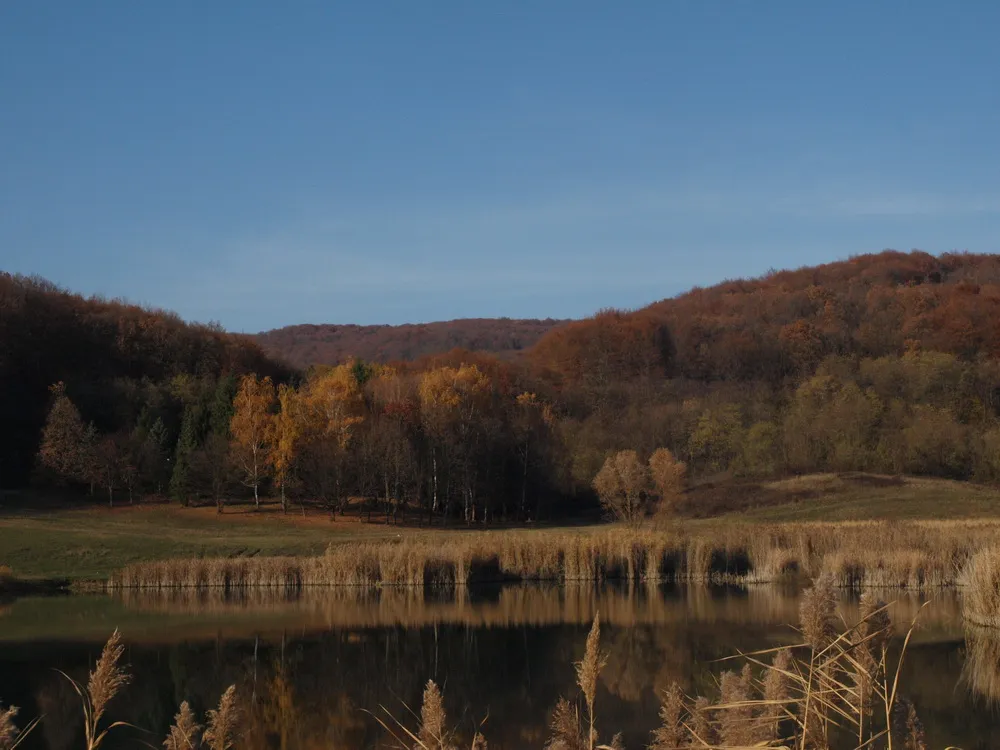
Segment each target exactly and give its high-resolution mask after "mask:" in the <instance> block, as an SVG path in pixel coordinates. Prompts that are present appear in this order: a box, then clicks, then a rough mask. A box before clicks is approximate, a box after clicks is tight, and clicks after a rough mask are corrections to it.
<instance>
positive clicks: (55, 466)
mask: <svg viewBox="0 0 1000 750" xmlns="http://www.w3.org/2000/svg"><path fill="white" fill-rule="evenodd" d="M0 280H2V277H0ZM8 282H9V279H8ZM18 284H20V286H18ZM13 286H14V287H15V288H16V289H19V290H20V291H19V293H20V295H21V299H22V302H20V303H18V304H20V305H21V307H20V308H19V307H17V305H15V306H14V309H15V311H17V310H22V312H21V313H18V314H20V315H22V317H21V318H20V319H21V320H23V321H24V324H25V325H26V326H27V327H28V328H29V329H31V330H32V331H33V332H34V333H36V334H38V335H37V336H36V338H35V339H34V342H35V343H33V344H30V343H29V340H28V338H27V337H26V336H25V335H24V334H23V333H20V332H18V331H17V330H15V328H16V326H14V327H11V326H8V325H7V323H8V322H9V321H10V320H11V318H10V317H9V316H5V317H4V319H3V320H2V321H0V333H3V335H4V336H6V335H8V333H9V332H11V331H13V332H14V334H15V339H16V340H15V344H16V352H17V354H16V356H14V357H9V358H4V359H0V380H2V381H3V383H4V385H5V387H6V386H10V389H9V391H10V392H11V393H12V394H13V396H14V398H13V399H5V400H4V409H5V410H8V413H14V414H15V415H17V416H19V418H20V421H18V420H17V419H15V420H14V421H12V422H9V423H8V424H9V425H10V428H9V429H8V432H7V434H4V435H3V436H2V439H3V440H5V441H7V444H8V446H11V445H13V446H15V447H16V448H17V449H18V450H19V451H20V452H21V453H20V455H21V457H22V458H21V459H19V460H18V462H17V464H18V465H19V466H20V467H22V468H23V467H25V466H27V468H28V469H30V470H31V471H33V472H34V474H33V477H34V479H33V481H35V482H36V483H39V484H42V485H44V484H48V483H52V482H56V483H58V482H62V483H64V484H69V485H70V486H72V487H75V488H78V489H81V490H89V489H91V488H93V490H94V491H95V492H96V491H97V490H98V489H100V490H103V491H105V492H106V493H107V497H108V499H109V500H113V499H115V498H121V499H125V498H127V497H129V496H132V497H135V496H136V495H142V494H160V495H169V496H171V497H173V498H175V499H176V500H177V501H179V502H193V501H198V500H208V499H211V500H214V501H216V502H219V503H223V502H225V501H226V499H227V498H231V497H237V496H240V495H241V494H242V495H243V496H244V497H245V498H246V499H247V500H251V499H255V500H256V501H259V500H260V499H261V498H262V497H269V498H270V497H273V498H275V499H277V500H279V501H281V502H282V503H283V504H284V505H286V507H288V506H292V505H300V504H310V503H311V504H314V505H319V506H322V507H326V508H329V509H330V510H331V511H339V510H343V509H345V508H346V507H347V504H348V503H349V502H350V501H351V500H352V499H363V500H364V501H365V507H367V508H370V509H379V511H380V512H383V511H384V512H385V513H386V515H387V516H388V517H391V516H392V515H393V514H398V513H399V512H400V511H401V510H402V509H404V508H406V509H408V510H409V511H411V512H418V513H420V514H426V515H427V516H428V517H449V518H453V519H462V520H466V521H468V522H470V523H472V522H477V523H478V522H493V521H494V520H499V519H508V520H516V519H527V518H537V517H540V516H552V515H557V514H572V513H579V512H584V511H588V510H590V509H596V508H597V507H598V501H601V503H602V504H603V507H604V509H605V511H606V512H608V513H609V514H613V515H615V516H618V517H621V518H626V517H632V516H634V515H635V514H639V515H647V514H649V513H653V512H681V513H683V512H686V511H687V510H691V508H690V507H689V505H690V503H692V502H696V501H697V493H690V492H686V491H685V488H687V487H689V486H691V485H698V484H700V483H702V482H704V481H706V480H713V481H714V480H718V479H724V478H746V479H766V478H771V477H780V476H785V475H789V474H797V473H808V472H816V471H871V472H879V473H886V474H902V473H906V474H916V475H927V476H936V477H946V478H953V479H971V480H976V481H983V482H997V481H1000V361H998V359H997V355H998V354H1000V326H998V325H997V321H998V320H1000V310H998V309H997V306H998V305H1000V256H965V255H946V256H940V257H935V256H929V255H926V254H923V253H911V254H899V253H884V254H880V255H875V256H862V257H859V258H855V259H852V260H850V261H845V262H843V263H838V264H831V265H829V266H821V267H817V268H811V269H800V270H798V271H790V272H781V273H774V274H770V275H768V276H767V277H764V278H763V279H757V280H749V281H735V282H726V283H725V284H722V285H719V286H717V287H713V288H711V289H706V290H694V291H692V292H690V293H688V294H686V295H682V296H681V297H678V298H676V299H674V300H666V301H664V302H662V303H657V305H654V306H651V307H650V308H646V309H643V310H639V311H635V312H631V313H629V312H621V311H605V312H602V313H599V314H598V315H596V316H594V317H593V318H591V319H588V320H585V321H579V322H577V323H573V324H569V325H566V326H561V327H558V328H556V329H554V330H552V331H551V332H549V333H548V334H547V335H546V336H545V337H544V338H543V339H542V340H541V341H539V343H538V344H536V345H535V346H534V347H532V348H531V349H530V350H529V351H528V352H527V353H526V354H525V356H523V357H520V358H515V359H499V358H497V357H493V356H491V355H489V354H486V353H483V352H475V353H473V352H466V351H460V350H456V351H452V352H449V353H445V354H439V355H434V356H428V357H424V358H422V359H420V360H418V361H415V362H396V363H391V364H384V363H371V362H363V361H361V360H351V361H349V362H346V363H344V364H341V365H338V366H335V367H314V368H312V369H311V370H309V371H307V372H305V373H303V372H300V371H296V370H293V369H291V368H288V367H284V366H282V365H281V364H280V363H279V362H275V361H273V360H271V359H269V358H267V357H266V356H264V355H263V354H262V353H261V352H260V350H259V349H257V348H256V346H255V345H254V344H253V343H252V342H249V341H246V340H245V339H241V338H239V337H233V338H230V337H228V335H227V334H225V333H223V332H221V331H219V330H217V329H213V328H212V327H193V326H185V324H183V323H181V322H180V321H178V320H176V319H175V318H170V317H169V316H166V317H163V316H161V315H160V314H157V313H154V312H152V311H142V310H139V309H137V308H132V307H129V306H123V305H120V304H119V303H108V302H104V301H83V300H80V299H79V298H74V297H72V295H66V294H65V293H63V292H59V291H53V290H49V289H44V288H41V287H40V286H39V283H38V282H29V281H27V280H20V281H18V282H17V283H15V284H14V285H13ZM4 288H5V287H4V285H3V284H0V292H2V291H3V290H4ZM7 288H8V289H9V288H10V283H8V287H7ZM15 297H16V295H15ZM23 300H28V301H29V302H30V303H31V304H30V305H28V304H27V303H25V302H24V301H23ZM3 301H4V298H3V297H2V296H0V302H3ZM15 302H17V299H15ZM6 304H7V307H5V308H3V309H5V310H9V309H11V307H10V303H9V302H8V303H6ZM62 305H68V306H69V308H68V310H63V309H62V307H61V306H62ZM28 309H30V310H33V311H34V312H35V313H36V314H37V318H32V317H31V316H29V315H27V313H26V312H23V311H24V310H28ZM74 321H75V322H74ZM46 330H48V331H49V332H50V334H49V335H48V336H47V335H46V334H45V331H46ZM95 331H96V332H95ZM74 336H77V337H78V338H82V339H84V340H86V341H87V342H89V343H87V344H86V346H80V345H78V344H76V343H73V342H72V341H71V340H70V339H72V338H73V337H74ZM36 349H37V351H36ZM87 352H91V353H92V355H91V356H87ZM98 354H99V355H100V356H97V355H98ZM53 384H55V386H53ZM29 387H30V396H29V394H28V389H29ZM50 388H51V389H52V390H49V389H50ZM18 394H24V395H25V396H26V397H25V398H23V399H20V400H18V399H17V396H18ZM29 411H30V413H31V414H32V415H34V416H32V418H31V419H25V418H24V416H25V415H26V414H27V413H28V412H29ZM46 415H48V418H47V419H46ZM53 424H56V425H59V424H62V425H63V426H62V427H59V429H55V428H54V427H52V425H53ZM52 430H54V432H53V431H52ZM12 435H17V437H18V439H17V441H14V440H13V439H12ZM60 445H65V446H76V447H75V448H73V449H72V450H71V449H69V448H60V447H59V446H60ZM29 447H30V452H29ZM25 454H27V455H28V457H29V459H28V460H26V461H25V460H23V456H24V455H25ZM9 457H10V452H8V453H7V454H6V455H5V456H4V458H5V459H8V461H9ZM8 465H10V464H9V463H8ZM23 473H24V474H25V476H27V470H25V471H24V472H23ZM9 474H10V472H9V471H7V475H8V476H9ZM671 476H672V477H673V479H672V480H671V482H672V483H667V482H666V480H665V479H664V477H671ZM0 479H2V475H0ZM626 520H627V518H626Z"/></svg>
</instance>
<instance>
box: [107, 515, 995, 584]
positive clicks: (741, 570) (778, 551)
mask: <svg viewBox="0 0 1000 750" xmlns="http://www.w3.org/2000/svg"><path fill="white" fill-rule="evenodd" d="M998 531H1000V523H997V522H988V521H979V522H910V523H894V522H861V523H815V524H794V525H792V524H789V525H774V526H764V525H749V524H747V525H734V526H728V527H711V528H705V527H702V528H698V527H694V528H685V527H678V528H675V529H671V530H662V531H659V530H633V529H625V528H619V527H611V528H607V529H605V530H600V531H562V532H556V531H528V532H522V531H500V532H481V533H456V534H455V535H454V537H453V538H452V539H448V538H447V537H446V536H442V537H441V541H440V543H430V542H428V541H425V540H420V539H413V540H403V541H401V542H387V543H382V544H373V543H361V544H338V545H331V547H330V548H329V549H328V550H327V552H326V553H325V554H323V555H319V556H316V557H261V558H257V557H237V558H195V559H187V560H165V561H159V562H146V563H136V564H133V565H130V566H127V567H126V568H124V569H123V570H121V571H119V572H118V573H116V574H115V575H113V576H112V578H111V580H110V581H109V582H108V586H109V588H111V589H128V588H142V589H173V588H215V587H218V588H222V589H224V590H240V589H247V588H265V589H272V590H285V591H289V590H299V589H302V588H305V587H310V586H361V587H369V588H380V587H389V586H446V587H452V588H458V587H462V586H465V585H467V584H470V583H475V582H485V581H557V582H563V583H565V582H570V581H601V580H626V581H630V582H640V581H646V582H659V581H688V582H743V583H755V582H773V581H777V580H781V579H784V578H788V577H803V578H815V577H817V576H820V575H829V576H832V577H833V580H834V582H835V584H836V585H838V586H842V587H847V588H856V589H861V588H870V587H885V588H909V589H930V588H938V587H943V586H952V585H956V584H957V583H959V578H960V574H961V572H962V570H963V568H964V567H965V564H966V562H967V561H968V560H969V559H970V557H971V556H972V555H973V554H974V553H976V552H978V551H980V550H981V549H983V548H985V547H987V546H988V545H989V543H990V542H991V541H992V540H993V539H995V538H996V535H997V532H998Z"/></svg>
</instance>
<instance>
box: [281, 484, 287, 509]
mask: <svg viewBox="0 0 1000 750" xmlns="http://www.w3.org/2000/svg"><path fill="white" fill-rule="evenodd" d="M281 512H282V513H287V512H288V501H287V500H286V499H285V483H284V482H282V483H281Z"/></svg>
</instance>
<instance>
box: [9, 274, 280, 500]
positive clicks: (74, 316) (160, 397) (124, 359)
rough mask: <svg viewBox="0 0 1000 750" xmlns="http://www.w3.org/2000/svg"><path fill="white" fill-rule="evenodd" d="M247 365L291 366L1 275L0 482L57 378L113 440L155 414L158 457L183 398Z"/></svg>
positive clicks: (19, 474)
mask: <svg viewBox="0 0 1000 750" xmlns="http://www.w3.org/2000/svg"><path fill="white" fill-rule="evenodd" d="M247 372H257V373H260V374H262V375H270V376H272V377H274V378H276V379H279V380H284V379H287V378H288V376H289V375H290V373H291V371H290V369H289V368H288V367H287V366H286V365H283V364H281V363H279V362H276V361H274V360H272V359H270V358H269V357H268V356H267V355H265V354H264V352H263V351H262V350H261V348H260V347H259V346H258V345H257V343H255V342H254V341H253V340H251V339H250V338H249V337H245V336H235V335H232V334H228V333H226V332H224V331H222V330H221V329H219V328H216V327H211V326H203V325H192V324H188V323H185V322H183V321H182V320H181V319H180V318H179V317H177V316H176V315H174V314H173V313H168V312H163V311H157V310H148V309H145V308H141V307H138V306H135V305H130V304H125V303H121V302H113V301H106V300H101V299H85V298H83V297H81V296H79V295H75V294H72V293H70V292H67V291H65V290H63V289H60V288H58V287H56V286H55V285H53V284H51V283H49V282H47V281H44V280H41V279H37V278H25V277H22V276H15V275H11V274H6V273H0V394H2V395H0V425H3V429H2V430H0V488H2V487H11V486H17V485H19V484H22V483H23V482H24V481H26V480H27V478H28V474H29V472H30V470H31V468H32V465H33V463H34V462H35V453H36V451H37V450H38V445H39V440H40V434H41V431H42V426H43V424H44V422H45V415H46V412H47V410H48V409H49V406H50V404H51V403H52V394H51V393H50V388H51V386H53V385H54V384H56V383H58V382H64V383H65V384H66V391H67V393H68V394H69V396H70V397H71V398H72V399H73V402H74V403H75V404H76V405H77V406H78V407H79V409H80V411H81V412H82V413H83V414H84V415H85V418H86V420H87V422H88V423H92V424H93V428H94V429H95V430H97V431H98V432H100V433H102V434H109V435H117V436H118V437H120V438H121V441H122V442H124V441H125V440H126V438H128V437H132V438H136V439H137V438H138V437H139V436H138V435H133V433H134V432H135V431H136V430H137V429H141V430H145V431H146V432H148V431H149V430H150V429H152V427H153V426H154V425H157V422H159V424H158V425H157V427H156V429H157V430H160V429H162V430H163V435H162V439H163V440H165V441H166V444H165V445H164V446H162V451H163V453H164V455H165V456H167V455H169V454H172V453H173V449H174V443H175V442H176V440H177V435H178V432H179V430H180V422H181V418H182V413H183V411H184V402H185V400H191V399H196V398H207V397H206V396H205V395H204V392H205V391H207V390H208V389H214V388H216V387H217V384H218V383H219V382H220V378H222V379H223V382H225V383H227V384H228V386H230V387H232V388H233V389H234V388H235V386H234V385H233V384H234V383H235V379H236V377H237V376H239V375H242V374H244V373H247ZM226 378H228V379H226Z"/></svg>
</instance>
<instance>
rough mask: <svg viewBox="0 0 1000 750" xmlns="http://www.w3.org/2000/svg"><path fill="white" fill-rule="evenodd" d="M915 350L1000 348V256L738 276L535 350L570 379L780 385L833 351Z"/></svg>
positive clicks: (577, 327)
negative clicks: (653, 376) (646, 377)
mask: <svg viewBox="0 0 1000 750" xmlns="http://www.w3.org/2000/svg"><path fill="white" fill-rule="evenodd" d="M915 350H923V351H936V352H947V353H949V354H954V355H956V356H958V357H961V358H964V359H972V358H975V357H978V356H982V357H996V356H998V355H1000V255H971V254H946V255H941V256H933V255H929V254H927V253H921V252H913V253H900V252H893V251H886V252H883V253H879V254H874V255H861V256H857V257H854V258H851V259H850V260H846V261H841V262H837V263H830V264H827V265H821V266H815V267H810V268H801V269H798V270H794V271H780V272H772V273H770V274H768V275H767V276H764V277H761V278H758V279H751V280H737V281H727V282H724V283H721V284H718V285H716V286H713V287H709V288H707V289H701V288H696V289H693V290H691V291H689V292H687V293H685V294H682V295H680V296H678V297H674V298H671V299H665V300H663V301H661V302H657V303H655V304H653V305H650V306H649V307H646V308H643V309H641V310H638V311H636V312H633V313H627V314H622V313H617V312H608V313H602V314H598V315H596V316H594V317H592V318H589V319H587V320H583V321H578V322H575V323H571V324H569V325H567V326H563V327H561V328H559V329H557V330H555V331H553V332H551V333H550V334H548V335H547V336H546V337H544V338H543V339H542V340H541V341H539V343H538V344H537V345H536V346H535V347H534V349H533V351H532V352H531V355H532V360H533V362H534V363H535V365H536V366H538V367H540V368H543V369H547V370H548V371H549V372H550V373H552V374H555V375H557V376H558V377H560V378H563V379H569V380H573V379H585V380H588V381H591V382H603V381H619V382H621V381H624V380H628V379H629V378H631V377H633V376H635V375H638V374H640V373H644V372H658V373H660V374H662V375H666V376H669V377H683V378H687V379H692V380H698V381H702V382H712V381H724V382H725V381H730V382H731V381H740V380H742V381H758V380H763V381H767V382H772V383H774V382H780V381H781V380H782V379H783V378H786V377H789V376H791V377H797V376H801V375H802V374H805V373H809V372H812V371H814V370H815V369H816V367H817V366H818V365H819V364H820V363H821V362H822V361H823V360H824V358H826V357H828V356H831V355H837V356H856V357H879V356H883V355H893V354H902V353H904V352H906V351H915Z"/></svg>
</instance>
